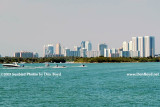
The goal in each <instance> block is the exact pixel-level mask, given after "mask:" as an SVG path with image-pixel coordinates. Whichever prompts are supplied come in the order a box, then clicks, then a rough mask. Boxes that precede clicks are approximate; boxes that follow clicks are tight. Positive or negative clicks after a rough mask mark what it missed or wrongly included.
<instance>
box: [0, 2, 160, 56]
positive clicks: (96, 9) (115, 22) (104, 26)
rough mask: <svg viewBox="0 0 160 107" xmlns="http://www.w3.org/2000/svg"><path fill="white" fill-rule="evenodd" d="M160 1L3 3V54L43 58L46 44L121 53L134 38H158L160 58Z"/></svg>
mask: <svg viewBox="0 0 160 107" xmlns="http://www.w3.org/2000/svg"><path fill="white" fill-rule="evenodd" d="M159 4H160V0H0V40H1V41H0V54H1V55H2V56H13V54H14V52H17V51H32V52H38V53H39V55H40V56H42V55H43V46H44V45H45V44H54V45H55V44H56V43H61V44H62V45H63V46H65V47H66V48H71V49H73V46H74V45H77V46H79V45H80V43H81V41H83V40H89V41H91V42H92V45H93V47H94V49H95V50H97V47H98V43H106V44H108V47H109V48H119V47H121V46H122V42H123V41H127V42H129V41H130V40H131V37H133V36H146V35H147V36H150V35H152V36H155V38H156V53H160V45H159V43H160V12H159V10H160V6H159Z"/></svg>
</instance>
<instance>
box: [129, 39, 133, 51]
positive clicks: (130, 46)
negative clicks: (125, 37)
mask: <svg viewBox="0 0 160 107" xmlns="http://www.w3.org/2000/svg"><path fill="white" fill-rule="evenodd" d="M128 48H129V49H128V50H129V51H132V41H130V42H129V43H128Z"/></svg>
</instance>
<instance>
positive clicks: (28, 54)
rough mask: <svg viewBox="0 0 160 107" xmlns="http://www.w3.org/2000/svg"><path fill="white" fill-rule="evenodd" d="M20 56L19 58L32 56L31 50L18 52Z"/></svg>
mask: <svg viewBox="0 0 160 107" xmlns="http://www.w3.org/2000/svg"><path fill="white" fill-rule="evenodd" d="M20 57H21V58H33V52H25V51H22V52H20Z"/></svg>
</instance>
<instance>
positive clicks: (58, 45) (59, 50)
mask: <svg viewBox="0 0 160 107" xmlns="http://www.w3.org/2000/svg"><path fill="white" fill-rule="evenodd" d="M56 55H61V44H60V43H57V44H56Z"/></svg>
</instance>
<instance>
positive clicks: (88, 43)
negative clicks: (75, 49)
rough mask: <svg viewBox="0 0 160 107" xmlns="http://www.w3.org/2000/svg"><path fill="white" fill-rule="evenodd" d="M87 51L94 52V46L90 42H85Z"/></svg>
mask: <svg viewBox="0 0 160 107" xmlns="http://www.w3.org/2000/svg"><path fill="white" fill-rule="evenodd" d="M85 49H87V51H91V50H92V44H91V42H90V41H85Z"/></svg>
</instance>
